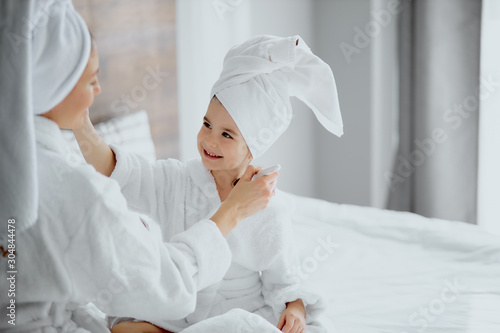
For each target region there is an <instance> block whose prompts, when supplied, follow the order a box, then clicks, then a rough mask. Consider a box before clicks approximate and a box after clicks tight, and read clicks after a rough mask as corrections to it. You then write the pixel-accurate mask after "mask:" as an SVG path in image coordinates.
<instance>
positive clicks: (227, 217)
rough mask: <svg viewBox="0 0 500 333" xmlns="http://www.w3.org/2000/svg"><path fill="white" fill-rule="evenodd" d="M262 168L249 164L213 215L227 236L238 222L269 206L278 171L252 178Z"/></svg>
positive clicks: (213, 219) (213, 218)
mask: <svg viewBox="0 0 500 333" xmlns="http://www.w3.org/2000/svg"><path fill="white" fill-rule="evenodd" d="M260 169H261V168H257V167H255V166H253V165H249V166H248V168H247V170H246V171H245V174H243V176H242V177H241V178H240V180H239V182H238V184H236V186H235V187H234V188H233V190H232V191H231V193H230V194H229V196H228V197H227V198H226V200H224V202H223V203H222V205H221V206H220V208H219V210H218V211H217V212H216V213H215V214H214V216H212V218H211V220H212V221H214V222H215V223H216V224H217V226H218V227H219V229H220V230H221V232H222V234H223V235H224V236H226V235H227V234H228V233H229V232H230V231H231V230H233V228H234V227H236V226H237V225H238V223H239V222H240V221H241V220H243V219H245V218H247V217H249V216H252V215H253V214H255V213H257V212H259V211H261V210H263V209H264V208H266V207H267V205H268V203H269V199H270V198H271V196H272V192H273V190H274V185H275V184H276V179H277V177H278V175H279V174H278V173H277V172H275V173H273V174H270V175H268V176H263V177H260V178H258V179H256V180H253V181H252V180H251V179H252V177H253V175H255V174H256V173H257V172H259V170H260Z"/></svg>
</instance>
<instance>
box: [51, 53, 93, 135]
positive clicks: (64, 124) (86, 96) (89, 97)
mask: <svg viewBox="0 0 500 333" xmlns="http://www.w3.org/2000/svg"><path fill="white" fill-rule="evenodd" d="M98 71H99V55H98V53H97V49H96V48H95V47H94V49H93V50H92V53H91V55H90V58H89V62H88V64H87V67H86V68H85V71H84V72H83V74H82V76H81V77H80V80H79V81H78V83H77V84H76V86H75V87H74V88H73V90H72V91H71V92H70V93H69V95H68V96H66V98H65V99H64V100H63V101H62V102H61V103H59V104H58V105H56V106H55V107H54V108H53V109H52V110H50V111H49V112H46V113H44V114H43V116H44V117H46V118H49V119H50V120H52V121H54V122H55V123H57V124H58V125H59V127H60V128H63V129H75V128H78V127H80V126H81V125H82V124H83V122H84V120H85V118H86V117H87V112H88V108H89V107H90V106H91V105H92V103H93V102H94V96H97V95H99V94H100V93H101V87H100V85H99V80H98V79H97V72H98Z"/></svg>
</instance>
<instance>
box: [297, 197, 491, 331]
mask: <svg viewBox="0 0 500 333" xmlns="http://www.w3.org/2000/svg"><path fill="white" fill-rule="evenodd" d="M293 197H294V198H295V200H296V206H297V213H296V215H295V218H294V222H295V226H296V237H297V238H298V239H300V240H301V242H300V244H301V245H300V249H299V253H300V255H301V266H302V273H307V272H308V271H309V272H310V273H309V274H308V275H309V276H308V277H307V278H306V280H305V283H306V284H308V285H309V286H310V287H311V288H314V289H316V290H318V291H321V292H322V294H323V295H324V296H325V297H326V298H327V299H328V301H329V303H330V308H329V310H328V311H327V313H326V314H325V318H324V319H325V320H324V322H325V325H327V326H328V328H329V332H345V333H358V332H359V333H361V332H377V333H382V332H383V333H412V332H426V333H437V332H439V333H443V332H450V333H451V332H453V333H462V332H473V333H498V332H500V237H499V236H494V235H491V234H488V233H486V232H484V231H483V230H481V229H480V228H479V227H477V226H474V225H469V224H466V223H461V222H451V221H445V220H438V219H428V218H424V217H422V216H419V215H416V214H412V213H405V212H394V211H388V210H381V209H375V208H369V207H360V206H353V205H338V204H334V203H329V202H326V201H321V200H316V199H310V198H305V197H298V196H293ZM328 238H330V243H331V244H330V246H324V245H323V248H327V249H328V250H329V252H331V253H328V251H322V250H319V249H318V248H321V247H322V245H321V244H324V243H325V242H326V241H327V240H328ZM317 249H318V250H317ZM326 253H328V256H327V255H326ZM303 276H304V274H303Z"/></svg>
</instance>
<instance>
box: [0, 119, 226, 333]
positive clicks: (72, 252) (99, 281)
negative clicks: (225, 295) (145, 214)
mask: <svg viewBox="0 0 500 333" xmlns="http://www.w3.org/2000/svg"><path fill="white" fill-rule="evenodd" d="M35 118H36V120H35V121H36V123H35V130H36V137H37V152H38V156H37V158H38V169H39V171H38V182H39V194H40V205H39V211H38V220H37V221H36V223H35V224H34V225H33V226H31V227H29V228H28V229H26V230H23V231H20V232H18V233H16V234H15V241H16V243H15V244H16V248H15V251H16V252H15V255H16V258H15V268H14V269H15V270H16V271H17V273H13V275H15V283H14V284H11V283H10V282H12V281H8V280H7V277H10V276H11V274H7V271H11V270H12V268H8V266H7V259H8V257H7V256H5V257H1V258H0V262H1V267H0V290H1V291H2V292H1V295H0V307H1V308H2V309H3V310H2V319H1V320H0V331H1V332H30V333H42V332H44V333H46V332H78V333H89V332H92V333H100V332H109V330H108V329H107V328H106V325H105V322H104V319H101V320H100V321H99V320H98V319H97V318H96V317H95V316H93V315H92V314H91V313H89V312H88V311H87V309H84V308H83V307H82V306H83V305H84V304H86V303H87V302H89V301H91V302H93V303H94V304H95V305H96V306H97V307H98V308H100V309H101V310H102V311H103V312H105V313H108V314H112V315H116V316H134V317H138V318H144V319H145V320H149V321H157V320H163V319H179V318H183V317H185V316H186V315H188V314H189V313H191V312H192V311H193V310H194V309H195V305H196V293H197V292H198V291H199V290H200V289H203V288H206V287H207V286H209V285H211V284H213V283H215V282H217V281H220V280H221V279H222V277H223V276H224V274H225V273H226V271H227V269H228V267H229V265H230V261H231V252H230V249H229V247H228V244H227V242H226V240H225V239H224V237H223V236H222V234H221V232H220V230H219V229H218V228H217V226H216V225H215V223H214V222H212V221H209V220H202V221H200V222H197V223H196V222H195V223H192V225H191V227H190V228H189V229H186V231H185V232H183V233H178V234H177V235H176V236H175V237H171V238H170V243H169V244H165V243H163V242H162V241H161V239H160V237H158V235H154V234H153V233H152V232H151V231H149V230H148V229H147V228H146V227H145V223H143V222H141V220H140V218H139V216H138V215H137V214H136V213H132V212H130V211H129V210H128V209H127V203H126V200H125V198H124V197H123V195H122V194H121V193H120V187H119V186H118V183H117V182H116V181H115V180H112V179H109V178H106V177H104V176H102V175H100V174H98V173H97V172H96V171H95V170H94V169H93V168H92V167H91V166H88V165H74V163H73V162H72V161H74V160H75V159H73V158H72V153H71V152H70V150H69V148H68V147H67V146H66V144H65V140H64V138H63V137H62V135H61V132H60V130H59V128H58V126H57V125H56V124H55V123H54V122H52V121H50V120H48V119H45V118H43V117H39V116H37V117H35ZM180 223H183V221H182V222H180ZM0 225H1V226H2V228H3V227H5V230H2V231H1V232H0V245H2V247H3V248H4V249H7V246H8V239H7V221H2V223H1V224H0ZM14 225H15V224H14ZM6 274H7V276H6ZM12 287H14V293H15V296H12V295H11V296H9V297H8V293H7V290H9V289H12ZM11 299H14V300H15V326H14V325H12V324H9V323H8V320H10V318H9V317H7V316H6V315H5V314H6V313H7V312H8V310H7V306H8V305H9V304H10V302H11ZM158 309H161V311H158Z"/></svg>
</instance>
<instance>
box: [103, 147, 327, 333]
mask: <svg viewBox="0 0 500 333" xmlns="http://www.w3.org/2000/svg"><path fill="white" fill-rule="evenodd" d="M113 151H114V152H115V156H116V160H117V164H116V167H115V170H114V172H113V174H112V175H111V177H112V178H114V179H116V180H117V181H118V183H119V184H120V186H121V188H122V193H123V194H124V195H125V197H126V199H127V202H128V205H129V207H130V208H131V209H133V210H136V211H138V212H141V213H144V214H148V215H149V216H150V217H151V218H152V219H153V220H155V221H158V222H159V227H160V229H161V231H158V232H161V234H162V237H163V239H164V240H165V241H170V240H171V239H173V238H175V237H176V236H175V235H177V234H179V233H181V232H183V231H184V230H188V229H189V228H192V226H193V224H194V223H196V221H198V220H200V219H206V218H210V217H211V216H212V215H213V214H214V213H215V212H216V210H217V209H218V208H219V206H220V204H221V201H220V198H219V195H218V192H217V188H216V184H215V181H214V178H213V177H212V175H211V174H210V172H209V170H207V169H206V168H205V167H204V166H203V164H202V162H201V160H199V159H196V160H191V161H189V162H187V163H181V162H180V161H178V160H174V159H168V160H159V161H157V162H155V163H151V162H149V161H147V160H145V159H143V158H142V157H140V156H137V155H134V154H130V153H127V152H125V151H123V150H122V149H120V148H119V147H115V146H113ZM293 208H294V207H293V202H290V201H289V200H286V199H285V198H284V196H283V193H282V192H279V191H277V192H276V196H275V197H273V198H272V200H271V202H270V204H269V205H268V207H267V208H266V209H265V210H263V211H261V212H259V213H257V214H255V215H254V216H251V217H249V218H247V219H245V220H243V221H241V222H240V224H239V225H238V226H237V227H236V228H235V229H234V230H233V231H231V232H230V233H229V235H228V236H227V242H228V243H229V246H230V248H231V252H232V263H231V266H230V268H229V270H228V272H227V274H226V275H225V276H224V279H223V280H222V281H221V282H220V283H217V284H214V285H212V286H209V287H208V288H205V289H204V290H202V291H200V292H199V293H198V300H197V306H196V311H195V312H193V313H192V314H190V315H189V316H187V317H186V318H184V319H183V320H178V321H167V320H164V321H159V322H158V321H156V322H153V323H154V324H156V325H158V326H161V327H164V328H166V329H170V330H174V331H179V330H181V329H182V328H185V327H188V326H189V325H192V324H194V323H196V322H199V321H200V320H203V319H205V318H208V317H213V316H216V315H219V314H222V313H226V312H227V311H229V310H230V309H234V308H241V309H244V310H247V311H248V312H252V313H256V314H258V315H260V316H262V317H264V318H265V319H267V320H268V321H269V322H270V323H272V324H273V325H277V324H278V320H279V318H280V316H281V313H282V312H283V311H284V310H285V303H286V302H291V301H294V300H296V299H298V298H301V299H302V300H303V301H304V304H305V305H306V312H307V317H306V321H307V324H308V326H307V332H321V331H322V328H321V326H320V325H319V324H318V323H317V322H316V314H317V313H319V312H320V311H321V310H323V307H324V305H323V302H322V300H321V299H320V297H319V296H317V295H316V294H314V293H310V292H306V291H303V290H302V289H301V288H300V287H299V286H300V279H299V278H298V277H297V276H293V274H292V272H293V268H294V267H295V268H296V267H297V264H298V262H297V261H298V260H297V254H296V252H295V250H294V247H293V245H294V244H293V232H292V226H291V220H290V214H291V213H292V211H293ZM160 311H161V312H164V311H165V310H164V309H161V310H160ZM166 314H167V313H166V312H165V319H167V316H166ZM138 319H144V318H138Z"/></svg>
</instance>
